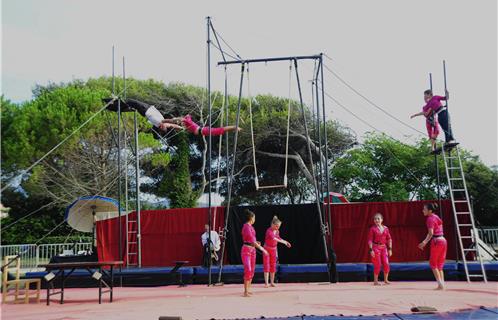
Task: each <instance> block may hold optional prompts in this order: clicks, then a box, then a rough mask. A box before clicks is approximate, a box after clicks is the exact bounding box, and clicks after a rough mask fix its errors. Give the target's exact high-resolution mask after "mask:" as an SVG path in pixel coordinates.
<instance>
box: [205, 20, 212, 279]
mask: <svg viewBox="0 0 498 320" xmlns="http://www.w3.org/2000/svg"><path fill="white" fill-rule="evenodd" d="M206 20H207V99H208V125H209V136H208V159H207V167H208V192H209V194H208V224H209V232H208V251H209V255H208V256H209V259H208V286H210V285H211V263H212V261H211V144H212V139H211V127H212V126H213V124H212V117H211V113H212V110H211V28H210V26H211V17H207V19H206Z"/></svg>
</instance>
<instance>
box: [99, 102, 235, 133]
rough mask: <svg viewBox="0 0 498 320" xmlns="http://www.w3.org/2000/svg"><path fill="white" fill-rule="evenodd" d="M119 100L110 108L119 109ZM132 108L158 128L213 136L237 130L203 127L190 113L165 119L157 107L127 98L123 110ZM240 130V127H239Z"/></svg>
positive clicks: (231, 127)
mask: <svg viewBox="0 0 498 320" xmlns="http://www.w3.org/2000/svg"><path fill="white" fill-rule="evenodd" d="M110 100H111V99H104V101H106V102H108V101H110ZM117 108H118V101H117V100H115V101H114V102H113V104H112V105H111V106H109V109H110V110H113V111H117ZM130 109H133V110H137V111H138V113H140V114H141V115H142V116H144V117H146V118H147V120H149V122H150V123H151V124H152V125H153V126H154V127H156V128H159V129H161V130H162V131H167V130H168V129H175V130H182V129H183V128H185V129H187V130H188V131H189V132H191V133H193V134H195V135H198V134H202V135H204V136H207V135H209V134H210V133H211V135H212V136H220V135H222V134H224V133H225V132H230V131H235V130H237V127H235V126H227V127H221V128H211V130H210V129H209V127H201V126H199V125H198V124H197V123H195V122H194V121H192V117H191V116H190V115H186V116H185V117H179V118H172V119H164V117H163V115H162V114H161V112H159V110H157V109H156V107H154V106H151V105H149V104H147V103H144V102H141V101H138V100H135V99H126V101H122V102H121V111H123V112H125V111H129V110H130ZM238 130H239V131H240V128H239V129H238Z"/></svg>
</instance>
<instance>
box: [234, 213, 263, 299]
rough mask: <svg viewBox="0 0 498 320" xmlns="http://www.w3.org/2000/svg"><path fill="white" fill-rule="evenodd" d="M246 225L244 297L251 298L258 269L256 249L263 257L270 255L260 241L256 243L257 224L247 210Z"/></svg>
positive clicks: (244, 230) (243, 231)
mask: <svg viewBox="0 0 498 320" xmlns="http://www.w3.org/2000/svg"><path fill="white" fill-rule="evenodd" d="M245 213H246V223H245V224H244V226H243V227H242V241H243V243H244V244H243V245H242V250H241V253H240V255H241V257H242V264H243V265H244V297H249V296H250V295H251V294H252V292H251V282H252V278H253V277H254V270H255V268H256V248H258V249H259V250H261V252H263V255H268V252H267V251H266V250H265V249H264V248H263V247H262V246H261V243H260V242H259V241H256V231H255V230H254V227H253V226H252V225H253V224H254V222H256V215H255V214H254V212H252V211H249V210H247V209H246V211H245Z"/></svg>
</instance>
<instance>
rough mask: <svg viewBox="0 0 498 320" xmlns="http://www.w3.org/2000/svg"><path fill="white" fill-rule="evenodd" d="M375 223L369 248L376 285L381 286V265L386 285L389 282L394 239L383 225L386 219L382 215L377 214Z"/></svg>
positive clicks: (369, 236)
mask: <svg viewBox="0 0 498 320" xmlns="http://www.w3.org/2000/svg"><path fill="white" fill-rule="evenodd" d="M373 220H374V223H375V225H373V226H372V227H371V228H370V231H369V233H368V247H369V252H370V256H371V257H372V263H373V265H374V285H375V286H378V285H379V273H380V267H381V265H382V266H383V267H384V283H385V284H390V282H389V257H390V256H391V255H392V254H393V252H392V244H393V241H392V238H391V234H390V233H389V229H388V228H387V227H386V226H384V225H383V224H382V222H383V220H384V218H383V217H382V214H380V213H377V214H375V216H374V218H373Z"/></svg>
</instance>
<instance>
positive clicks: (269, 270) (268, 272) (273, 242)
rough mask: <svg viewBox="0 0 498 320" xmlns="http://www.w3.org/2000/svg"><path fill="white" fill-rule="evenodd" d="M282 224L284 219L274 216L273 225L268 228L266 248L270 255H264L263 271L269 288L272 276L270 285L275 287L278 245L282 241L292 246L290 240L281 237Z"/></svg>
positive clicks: (266, 286)
mask: <svg viewBox="0 0 498 320" xmlns="http://www.w3.org/2000/svg"><path fill="white" fill-rule="evenodd" d="M281 225H282V221H280V219H278V217H277V216H274V217H273V219H272V221H271V226H270V227H269V228H268V229H267V230H266V234H265V247H264V248H265V250H266V251H268V255H264V256H263V272H264V276H265V288H268V278H270V286H272V287H275V272H277V257H278V253H277V245H278V244H279V243H282V244H284V245H286V246H287V248H290V247H291V244H290V242H289V241H286V240H284V239H282V238H280V233H279V231H278V229H280V226H281Z"/></svg>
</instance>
